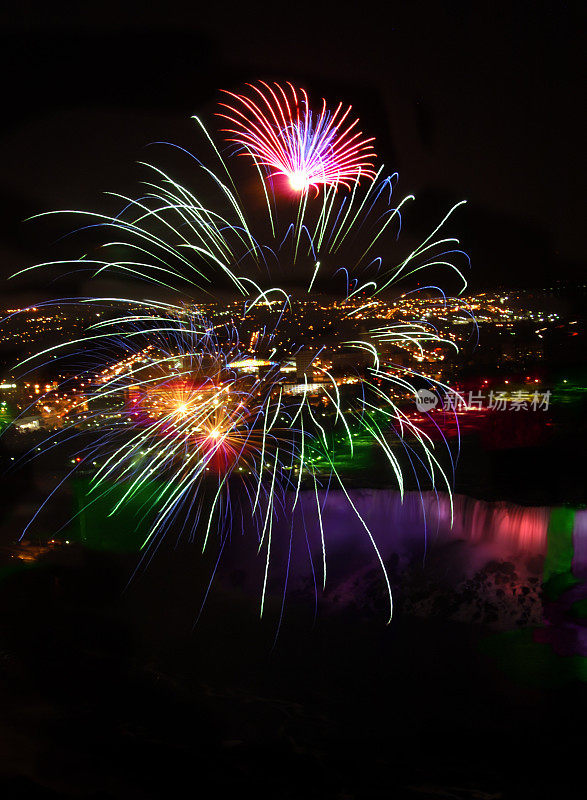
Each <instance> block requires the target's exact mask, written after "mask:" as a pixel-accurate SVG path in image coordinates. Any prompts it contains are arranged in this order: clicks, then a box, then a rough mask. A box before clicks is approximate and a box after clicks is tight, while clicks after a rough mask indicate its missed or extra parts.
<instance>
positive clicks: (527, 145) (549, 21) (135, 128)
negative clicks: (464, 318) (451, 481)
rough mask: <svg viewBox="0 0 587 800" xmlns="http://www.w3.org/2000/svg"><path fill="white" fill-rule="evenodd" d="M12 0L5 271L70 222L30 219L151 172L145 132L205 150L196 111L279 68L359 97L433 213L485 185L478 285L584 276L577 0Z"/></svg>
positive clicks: (394, 161) (7, 42)
mask: <svg viewBox="0 0 587 800" xmlns="http://www.w3.org/2000/svg"><path fill="white" fill-rule="evenodd" d="M11 14H12V15H11V18H10V19H8V20H7V21H6V22H5V24H4V27H3V32H2V39H3V41H2V42H1V47H0V53H1V55H0V58H1V59H2V61H3V63H2V71H1V74H2V75H3V76H4V78H5V81H4V91H3V98H2V103H3V106H4V111H5V121H4V125H3V129H2V134H1V136H0V142H1V153H2V172H1V177H0V192H1V196H2V198H3V200H4V210H3V214H2V218H1V226H2V231H1V239H0V263H1V266H0V269H1V270H2V272H3V273H4V274H5V275H7V274H9V273H10V272H12V271H14V270H15V269H18V268H19V267H22V266H25V265H27V264H29V263H33V262H35V261H36V260H40V259H41V260H42V259H43V258H45V257H47V256H49V257H52V256H53V255H54V252H55V251H54V250H53V249H52V247H53V245H52V241H53V238H54V237H53V238H52V236H53V234H52V233H51V234H50V233H49V231H47V230H46V229H45V228H43V225H39V224H38V223H26V224H23V222H22V220H23V219H24V218H25V217H27V216H29V215H31V214H34V213H36V212H39V211H44V210H48V209H56V208H78V207H89V208H95V207H96V206H97V205H99V202H100V195H101V193H102V192H103V191H105V190H110V189H113V190H117V189H123V190H124V189H126V188H128V187H129V186H131V185H132V182H133V181H134V180H136V179H137V178H138V177H139V173H138V171H137V168H136V166H135V162H136V161H137V160H138V159H140V158H142V157H144V150H143V148H144V145H145V144H147V143H148V142H150V141H153V140H157V139H167V140H171V141H176V142H178V143H180V144H182V145H184V146H187V147H188V148H189V147H190V145H191V144H192V143H193V141H194V140H195V137H194V134H193V130H192V127H191V126H192V124H191V123H190V121H189V116H190V114H192V113H196V112H199V113H204V114H211V112H212V111H213V108H214V102H215V101H216V100H217V98H218V90H219V89H220V88H226V87H227V88H236V87H238V86H239V85H240V84H242V82H243V81H245V80H251V79H255V78H259V77H263V78H275V79H289V80H292V81H294V82H298V83H302V84H303V85H304V86H305V87H306V88H307V89H308V90H310V92H311V94H312V95H313V96H316V95H320V96H321V95H322V94H324V96H326V97H327V98H328V99H330V100H331V101H338V100H344V101H348V102H352V103H353V105H354V107H355V108H356V110H357V111H358V113H359V114H360V115H361V118H362V119H363V123H364V124H363V128H364V130H366V131H368V132H370V133H374V134H375V135H376V136H377V137H378V153H379V154H380V155H381V156H382V157H383V158H384V160H385V163H386V164H387V165H388V166H389V167H390V168H393V169H397V170H398V171H399V172H400V178H401V182H400V187H401V189H402V190H403V193H408V192H413V193H415V194H416V196H417V201H418V203H419V204H420V206H419V207H420V213H421V215H423V216H427V215H429V219H430V220H431V221H434V220H435V219H436V218H437V217H438V214H439V213H441V212H442V211H443V210H444V209H446V208H447V207H449V206H450V205H451V204H452V203H454V202H456V201H458V200H461V199H467V200H468V201H469V205H468V206H467V208H466V210H465V211H464V212H462V213H461V216H460V218H459V221H458V231H459V233H460V234H461V236H462V241H463V243H464V244H465V245H466V246H467V248H468V250H469V252H470V253H471V255H472V258H473V270H472V273H471V277H472V285H473V287H474V288H480V287H485V286H492V285H495V284H499V283H503V282H506V283H510V284H513V285H544V284H548V283H549V282H550V281H551V280H552V278H553V277H554V278H569V279H580V280H583V278H584V274H583V271H582V268H581V266H580V265H581V256H582V250H583V248H582V246H583V239H584V236H583V230H582V221H583V217H582V216H581V215H580V213H579V202H580V198H581V199H582V197H583V194H584V188H583V185H584V181H583V180H582V179H581V177H580V173H581V168H582V155H583V149H584V144H583V143H584V136H585V131H584V126H583V124H582V123H583V122H584V120H583V118H582V115H581V108H582V106H583V105H584V100H583V99H582V76H581V67H582V61H583V56H582V52H581V44H580V31H581V29H583V28H584V20H582V19H581V17H580V13H579V5H578V4H577V5H574V4H572V3H565V2H540V1H539V0H535V1H534V2H524V1H517V2H515V1H514V2H506V3H495V2H479V1H475V2H466V3H461V2H444V3H442V2H438V3H429V2H426V3H425V2H421V1H419V0H412V2H402V3H393V2H389V3H387V4H386V5H385V6H377V5H372V4H370V3H364V4H360V3H354V4H352V5H348V6H345V5H343V4H341V3H332V4H324V3H309V4H300V3H288V4H284V3H281V4H279V5H277V4H276V5H266V6H265V7H264V10H262V11H256V10H255V7H253V6H251V5H250V4H248V3H241V4H239V5H237V6H235V5H233V4H231V3H223V2H208V3H207V4H206V8H205V9H203V8H202V7H201V5H200V4H198V3H193V4H192V5H191V6H190V7H189V8H188V7H180V6H177V7H176V6H175V5H174V4H173V3H159V4H157V5H155V6H153V7H151V8H149V7H148V5H147V4H146V3H145V2H141V3H126V4H124V3H122V4H121V3H117V2H116V3H115V2H100V3H83V4H78V5H77V7H72V8H69V7H67V9H66V8H65V7H64V8H63V10H62V11H60V9H59V4H57V5H55V4H45V5H44V6H43V8H42V9H38V8H37V7H36V5H35V6H33V5H32V4H29V3H27V2H19V3H18V4H15V6H14V7H13V9H12V12H11ZM15 288H16V287H15ZM12 291H13V290H12Z"/></svg>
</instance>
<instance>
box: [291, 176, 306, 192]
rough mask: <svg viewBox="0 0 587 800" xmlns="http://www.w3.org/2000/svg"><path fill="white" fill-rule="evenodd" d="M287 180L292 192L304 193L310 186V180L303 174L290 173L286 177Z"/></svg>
mask: <svg viewBox="0 0 587 800" xmlns="http://www.w3.org/2000/svg"><path fill="white" fill-rule="evenodd" d="M288 179H289V185H290V186H291V188H292V189H293V190H294V192H306V191H307V190H308V188H309V186H310V179H309V178H308V175H307V173H305V172H292V173H290V175H288Z"/></svg>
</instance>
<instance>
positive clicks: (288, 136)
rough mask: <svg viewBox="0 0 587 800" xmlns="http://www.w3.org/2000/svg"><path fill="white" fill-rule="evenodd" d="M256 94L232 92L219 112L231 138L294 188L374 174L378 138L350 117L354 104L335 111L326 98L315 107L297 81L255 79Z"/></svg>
mask: <svg viewBox="0 0 587 800" xmlns="http://www.w3.org/2000/svg"><path fill="white" fill-rule="evenodd" d="M249 88H250V89H251V90H252V91H251V93H250V94H251V96H249V95H246V94H234V93H233V92H226V94H228V95H229V97H231V98H232V101H233V104H232V105H229V104H228V103H222V104H221V105H222V106H223V111H222V112H221V113H220V115H219V116H222V117H224V118H225V119H227V120H228V121H229V122H230V123H231V125H232V126H233V127H231V128H226V129H225V133H226V134H228V137H229V141H231V142H234V143H235V144H237V145H239V147H240V148H241V149H242V151H243V152H244V153H245V154H248V155H249V156H251V157H252V158H253V159H254V160H255V162H256V163H257V165H258V166H261V167H264V168H266V169H267V170H269V174H270V176H271V177H275V176H276V175H283V176H284V177H285V178H286V179H287V181H288V183H289V186H290V188H291V189H292V190H293V191H294V192H296V193H297V192H301V193H305V192H307V191H308V190H309V189H310V187H312V188H313V189H315V190H316V192H318V190H319V187H320V186H324V187H326V186H338V185H342V186H346V187H347V188H351V186H353V185H354V184H355V183H356V182H357V181H358V180H359V179H360V178H361V177H363V178H366V179H371V180H372V179H373V178H374V177H375V170H374V169H373V159H374V157H375V151H374V149H373V145H372V142H373V141H374V139H373V138H370V139H367V138H365V137H364V136H363V134H362V133H361V132H360V131H359V130H357V126H358V124H359V120H358V119H355V120H353V121H352V122H350V121H349V114H350V112H351V109H352V107H351V106H349V107H348V108H346V109H344V107H343V105H342V103H339V104H338V106H337V107H336V108H335V109H334V111H330V110H329V109H328V106H327V104H326V100H322V106H321V108H320V110H319V111H312V109H311V107H310V101H309V99H308V95H307V93H306V92H305V91H304V89H296V88H295V87H294V86H293V84H291V83H287V84H285V86H282V85H281V84H279V83H275V84H273V85H270V84H268V83H265V82H263V81H261V82H260V84H259V86H256V85H255V84H249Z"/></svg>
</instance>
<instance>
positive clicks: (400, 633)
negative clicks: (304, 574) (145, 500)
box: [0, 552, 587, 800]
mask: <svg viewBox="0 0 587 800" xmlns="http://www.w3.org/2000/svg"><path fill="white" fill-rule="evenodd" d="M68 558H69V560H67V559H66V560H63V561H61V562H59V561H53V562H51V561H49V562H47V563H46V564H43V563H41V564H40V565H39V566H35V567H34V568H29V569H24V570H19V571H16V572H14V573H13V574H11V575H7V576H5V577H4V579H3V581H2V583H0V594H1V600H2V608H3V614H2V619H3V622H2V634H1V636H2V638H1V662H0V668H1V702H2V714H1V716H0V732H1V738H2V772H1V778H0V789H2V790H4V791H3V792H2V795H3V796H4V797H10V798H19V797H38V798H53V797H75V798H77V797H81V798H145V799H146V798H167V797H180V796H195V797H212V796H213V797H219V798H223V797H230V798H232V797H240V796H243V797H244V796H253V797H256V798H272V799H273V798H275V799H277V798H314V797H316V798H338V799H339V800H343V799H344V800H351V798H353V799H354V798H380V797H381V798H389V797H394V798H395V797H398V798H403V797H405V798H428V797H430V798H525V797H532V798H534V797H564V798H572V797H582V796H583V792H582V789H581V778H582V775H581V764H582V763H583V762H584V747H585V739H584V736H583V735H582V733H581V732H582V731H584V728H585V711H586V710H587V704H586V687H587V684H585V683H583V682H581V681H580V680H579V679H578V677H580V675H579V673H580V669H579V670H578V671H577V669H574V668H571V667H572V666H573V665H574V667H576V666H577V663H576V661H573V659H572V658H571V660H569V659H568V658H566V659H565V658H561V657H558V656H555V655H554V653H553V652H552V649H551V648H549V647H548V646H542V647H540V646H536V645H535V644H534V643H533V641H532V636H533V634H532V630H531V629H519V630H514V631H512V632H511V633H509V634H507V635H506V638H505V640H503V639H499V636H501V634H497V635H496V633H495V631H489V630H488V629H486V628H485V627H484V626H483V625H482V624H477V625H473V624H470V623H463V622H461V623H457V622H454V621H449V620H448V619H447V617H446V615H443V613H442V608H440V609H439V610H438V613H435V614H434V615H433V616H431V617H429V618H427V619H422V618H416V617H414V616H410V615H408V614H407V613H405V612H402V609H401V602H400V603H399V607H398V610H397V612H396V614H395V616H394V619H393V622H392V623H391V625H389V626H385V625H384V616H383V612H382V614H381V615H377V613H374V612H373V609H369V611H368V612H364V611H362V610H361V608H360V606H359V605H357V606H355V607H348V608H346V609H345V610H340V611H338V612H337V613H332V612H328V611H327V612H324V613H320V612H319V614H318V618H317V621H316V623H315V624H314V625H312V609H311V603H310V602H309V601H305V600H300V599H298V600H296V599H295V598H294V599H292V600H291V601H290V602H289V604H288V606H287V614H286V618H285V622H284V625H283V628H282V630H281V633H280V636H279V638H278V640H277V643H276V645H275V647H273V637H274V633H275V624H274V622H275V616H274V614H273V616H272V612H274V611H275V609H272V608H270V609H269V612H270V613H268V617H269V618H270V621H269V620H268V621H267V622H259V619H258V615H257V607H258V606H257V598H255V599H254V601H253V599H251V600H250V602H248V601H247V600H245V599H244V598H243V596H239V595H238V594H236V593H234V594H231V593H230V591H224V592H219V593H217V594H216V595H215V596H214V598H213V599H212V600H211V602H210V605H209V607H208V608H207V611H206V613H205V614H204V615H203V617H202V619H201V620H200V623H199V624H198V626H197V627H196V630H195V632H194V633H193V634H190V624H191V621H192V620H193V617H194V609H193V607H191V606H190V602H189V597H188V594H189V574H184V575H183V576H181V575H180V576H179V577H176V576H174V575H173V574H171V572H170V569H169V564H168V563H167V565H166V566H165V568H163V567H162V566H160V567H159V568H157V567H156V568H155V570H154V572H153V573H152V575H153V577H151V578H149V579H147V581H146V582H145V581H138V582H137V583H136V584H135V585H134V586H133V587H132V588H131V589H130V590H128V591H126V592H123V591H122V589H123V587H124V583H125V580H126V578H127V577H128V568H129V564H128V562H127V561H126V560H125V557H114V556H112V555H111V554H109V555H100V556H98V555H96V554H90V553H86V552H78V553H77V554H76V555H75V556H68ZM158 571H159V573H160V574H159V575H158V576H157V573H158ZM197 579H198V580H199V577H198V578H197ZM186 597H187V599H186ZM496 636H497V639H496ZM496 641H497V642H498V644H497V645H496ZM581 663H582V662H581ZM579 667H580V665H579Z"/></svg>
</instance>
